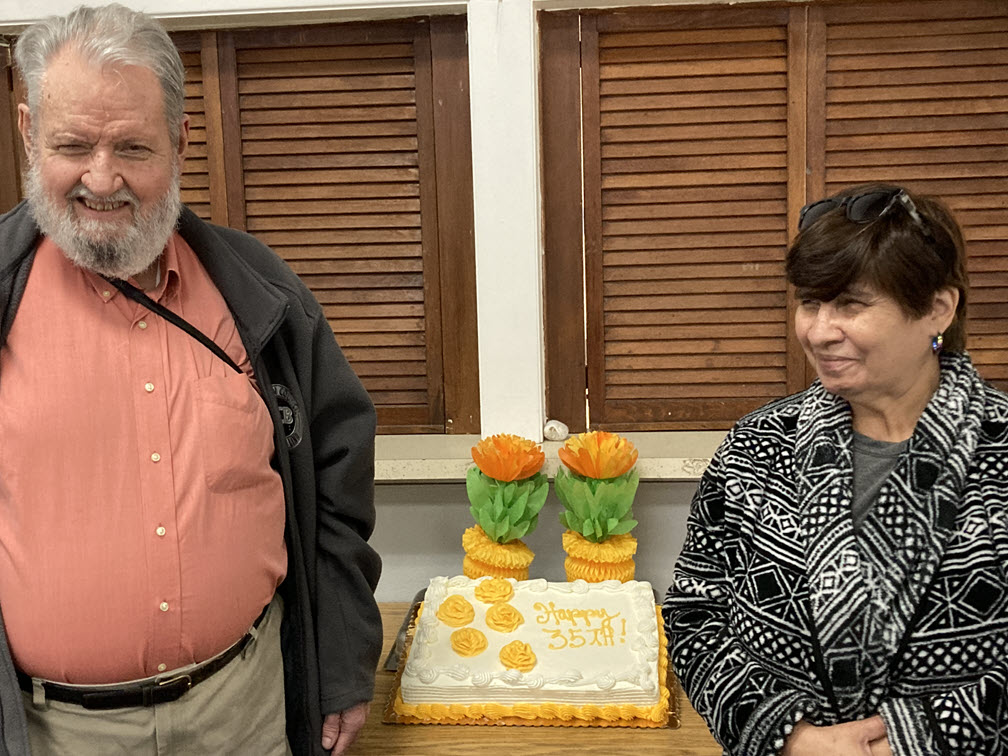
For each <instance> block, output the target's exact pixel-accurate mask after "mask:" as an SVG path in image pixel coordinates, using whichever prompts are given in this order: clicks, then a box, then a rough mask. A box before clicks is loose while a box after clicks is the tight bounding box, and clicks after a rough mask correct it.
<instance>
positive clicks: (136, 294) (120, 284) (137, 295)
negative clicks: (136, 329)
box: [102, 276, 242, 373]
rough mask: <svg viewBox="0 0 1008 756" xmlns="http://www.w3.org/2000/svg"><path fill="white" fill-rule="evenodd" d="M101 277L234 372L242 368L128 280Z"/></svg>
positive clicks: (193, 328)
mask: <svg viewBox="0 0 1008 756" xmlns="http://www.w3.org/2000/svg"><path fill="white" fill-rule="evenodd" d="M102 277H103V278H104V279H105V280H106V281H108V282H109V283H110V284H112V285H113V286H115V287H116V288H117V289H119V291H121V292H122V293H123V294H124V295H125V296H127V297H129V298H130V299H132V300H133V301H134V302H136V303H137V304H142V305H143V306H144V307H146V308H147V309H148V310H150V311H151V312H156V313H157V314H158V315H160V316H161V317H162V318H164V319H165V320H167V321H168V322H169V323H171V324H172V325H174V326H177V327H179V328H181V329H182V330H183V331H185V332H186V333H188V334H189V335H190V336H192V337H193V338H194V339H196V341H198V342H199V343H201V344H202V345H203V346H205V347H206V348H207V349H209V350H210V351H211V352H213V353H214V354H216V355H217V356H218V357H220V358H221V359H222V360H224V362H226V363H227V364H228V365H230V366H231V367H232V368H233V369H234V370H235V371H236V372H238V373H240V372H242V369H241V368H240V367H238V365H237V364H235V361H234V360H232V359H231V358H230V357H229V356H228V354H227V352H225V351H224V350H223V349H221V348H220V346H218V345H217V342H215V341H214V340H213V339H211V338H210V337H209V336H207V335H206V334H205V333H203V331H201V330H200V329H199V328H197V327H196V326H194V325H193V324H192V323H190V322H189V321H188V320H186V319H185V318H183V317H181V316H180V315H176V314H175V313H174V312H172V311H171V310H169V309H168V308H167V307H165V306H164V305H162V304H161V303H159V302H155V301H154V300H153V299H151V298H150V297H148V296H147V295H146V294H144V293H143V292H142V291H140V289H138V288H137V287H136V286H134V285H133V284H131V283H129V282H128V281H123V280H121V279H118V278H108V277H107V276H102Z"/></svg>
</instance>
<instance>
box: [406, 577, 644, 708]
mask: <svg viewBox="0 0 1008 756" xmlns="http://www.w3.org/2000/svg"><path fill="white" fill-rule="evenodd" d="M489 579H490V578H480V579H478V580H470V579H469V578H466V577H452V578H445V577H436V578H434V579H433V580H431V583H430V587H428V589H427V593H426V595H425V598H424V607H423V612H422V614H421V617H420V619H419V621H418V622H417V627H416V634H415V636H414V638H413V644H412V646H411V648H410V653H409V658H408V660H407V662H406V666H405V668H404V669H403V674H402V680H401V691H402V698H403V701H405V702H406V703H409V704H421V703H445V704H448V703H489V702H496V703H502V704H515V703H556V704H565V703H566V704H576V705H585V704H596V705H605V704H617V703H619V704H633V705H636V706H648V705H653V704H655V703H657V702H658V699H659V685H658V654H659V652H660V651H661V650H663V649H664V643H663V640H662V638H660V637H659V629H658V621H657V617H656V615H655V600H654V593H653V592H652V590H651V584H650V583H646V582H643V581H629V582H626V583H621V582H619V581H618V580H607V581H605V582H603V583H586V582H585V581H583V580H577V581H575V582H573V583H548V582H546V581H545V580H542V579H538V580H524V581H516V580H510V581H509V582H510V583H511V584H512V586H513V587H514V595H513V596H512V597H511V598H510V599H509V600H508V603H509V604H510V605H511V606H512V607H514V608H515V609H516V610H518V611H519V612H520V613H521V615H522V617H524V620H525V621H524V622H523V623H522V624H521V625H519V626H518V628H517V629H516V630H515V631H514V632H510V633H508V632H498V631H496V630H492V629H491V628H490V627H488V626H487V623H486V612H487V610H488V609H489V608H490V604H485V603H483V602H482V601H480V600H479V599H477V598H476V596H475V589H476V586H477V585H478V584H479V583H480V582H481V581H482V580H489ZM453 595H458V596H461V597H462V598H464V599H465V600H466V601H468V602H469V603H470V604H472V606H473V609H474V610H475V617H474V618H473V621H472V622H471V623H469V624H468V625H466V627H471V628H474V629H476V630H479V631H480V632H482V633H483V634H484V635H486V638H487V641H488V646H487V648H486V650H485V651H483V652H482V653H480V654H479V655H477V656H472V657H462V656H459V655H458V654H457V653H456V652H455V651H454V650H453V649H452V647H451V634H452V632H454V631H455V630H456V628H454V627H449V626H448V625H445V624H444V623H443V622H441V621H440V620H439V619H438V618H437V611H438V608H439V607H440V606H441V603H442V602H443V601H444V600H445V599H447V598H448V597H449V596H453ZM516 640H517V641H522V642H523V643H527V644H528V645H529V646H530V647H531V648H532V651H533V652H534V653H535V656H536V665H535V667H533V668H532V670H531V671H529V672H527V673H523V672H519V671H517V670H513V669H507V668H505V667H504V665H503V664H502V663H501V661H500V658H499V654H500V650H501V648H503V647H504V646H505V645H507V644H508V643H511V642H512V641H516Z"/></svg>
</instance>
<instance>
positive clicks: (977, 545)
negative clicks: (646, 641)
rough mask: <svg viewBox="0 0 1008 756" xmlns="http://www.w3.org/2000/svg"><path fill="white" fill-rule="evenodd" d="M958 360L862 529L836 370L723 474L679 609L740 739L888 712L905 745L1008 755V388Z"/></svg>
mask: <svg viewBox="0 0 1008 756" xmlns="http://www.w3.org/2000/svg"><path fill="white" fill-rule="evenodd" d="M941 368H942V369H941V381H940V385H939V388H938V391H937V392H936V393H935V395H934V397H933V398H932V400H931V402H930V403H929V404H928V406H927V408H926V409H925V411H924V413H923V415H922V416H921V418H920V420H919V421H918V423H917V427H916V430H915V431H914V434H913V437H912V438H911V439H910V443H909V445H908V448H907V449H906V451H905V452H904V453H903V454H902V455H901V456H900V458H899V460H898V462H897V464H896V469H895V470H894V471H893V472H892V474H891V475H890V476H889V477H888V478H887V480H886V482H885V484H884V485H883V487H882V490H881V491H880V492H879V495H878V498H877V500H876V502H875V504H874V505H873V508H872V509H871V511H870V513H869V514H868V517H867V519H866V520H865V522H864V524H863V526H862V527H861V529H860V530H859V531H858V534H857V536H855V533H854V527H853V522H852V518H851V479H852V462H851V459H852V457H851V455H852V451H851V438H852V430H851V415H850V408H849V405H848V404H847V403H846V402H845V401H844V400H842V399H840V398H838V397H836V396H834V395H832V394H830V393H828V392H827V391H825V389H823V388H822V386H821V385H820V384H819V382H818V381H816V382H815V383H814V384H813V385H812V386H811V387H810V388H809V389H807V390H806V391H804V392H802V393H800V394H796V395H794V396H791V397H787V398H785V399H781V400H779V401H776V402H773V403H771V404H768V405H767V406H765V407H763V408H761V409H759V410H757V411H755V412H753V413H751V414H749V415H747V416H746V417H745V418H743V419H742V420H740V421H739V422H738V424H737V425H736V426H735V427H734V428H733V429H732V430H731V431H730V432H729V434H728V436H727V437H726V438H725V440H724V442H723V443H722V445H721V447H720V448H719V449H718V451H717V453H716V455H715V457H714V459H713V460H712V462H711V464H710V466H709V467H708V469H707V471H706V472H705V474H704V476H703V479H702V480H701V482H700V486H699V488H698V490H697V493H696V495H695V496H694V499H693V504H692V509H691V512H690V517H689V524H688V531H687V537H686V542H685V544H684V546H683V550H682V553H681V555H680V557H679V560H678V562H677V564H676V569H675V575H674V582H673V584H672V586H671V588H670V589H669V593H668V596H667V597H666V599H665V602H664V608H663V613H664V616H665V624H666V630H667V633H668V637H669V648H670V652H671V654H672V659H673V664H674V666H675V669H676V672H677V673H678V674H679V677H680V679H681V681H682V684H683V687H684V689H685V691H686V693H687V695H688V696H689V698H690V701H691V702H692V704H693V706H694V707H695V708H696V710H697V711H698V712H699V713H700V714H701V715H702V716H703V717H704V718H705V719H706V720H707V723H708V724H709V725H710V728H711V730H712V732H713V733H714V736H715V737H716V738H717V739H718V741H719V742H720V743H721V744H722V746H723V747H724V749H725V752H726V753H731V754H740V755H744V756H761V755H762V754H776V753H777V752H778V751H779V749H780V748H781V747H782V746H783V742H784V738H785V736H786V735H787V734H788V733H790V731H791V728H792V727H793V725H794V723H795V722H797V721H798V720H799V719H802V718H804V719H805V720H807V721H809V722H811V723H812V724H820V725H825V724H836V723H839V722H846V721H850V720H854V719H860V718H863V717H867V716H871V715H873V714H876V713H878V714H881V715H882V718H883V720H884V721H885V724H886V729H887V733H888V738H889V742H890V746H891V747H892V750H893V753H894V754H896V755H897V756H904V755H912V756H924V755H925V754H927V755H930V754H962V755H963V756H966V755H967V754H968V755H969V756H979V755H980V754H985V755H988V756H995V755H996V754H1003V753H1008V702H1006V687H1008V396H1005V394H1003V393H1001V392H999V391H997V390H995V389H994V388H993V387H991V386H990V385H988V384H986V383H984V382H983V381H982V379H980V377H979V376H978V375H977V374H976V372H975V370H974V369H973V365H972V363H971V362H970V360H969V358H968V356H966V355H964V354H946V355H942V357H941Z"/></svg>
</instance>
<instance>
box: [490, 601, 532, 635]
mask: <svg viewBox="0 0 1008 756" xmlns="http://www.w3.org/2000/svg"><path fill="white" fill-rule="evenodd" d="M524 621H525V618H524V617H522V615H521V612H519V611H518V610H517V609H515V608H514V607H513V606H511V604H506V603H504V602H501V603H498V604H494V605H493V606H491V607H490V608H489V609H487V613H486V623H487V627H489V628H490V629H491V630H496V631H497V632H498V633H513V632H514V631H515V630H516V629H517V628H518V625H520V624H522V623H523V622H524Z"/></svg>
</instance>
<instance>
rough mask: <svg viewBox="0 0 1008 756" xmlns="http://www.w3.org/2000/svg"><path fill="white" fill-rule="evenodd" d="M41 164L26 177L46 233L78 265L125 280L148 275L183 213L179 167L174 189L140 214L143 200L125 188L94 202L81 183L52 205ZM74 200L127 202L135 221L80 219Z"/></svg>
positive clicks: (35, 212)
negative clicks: (121, 225) (77, 198)
mask: <svg viewBox="0 0 1008 756" xmlns="http://www.w3.org/2000/svg"><path fill="white" fill-rule="evenodd" d="M38 164H39V161H38V160H37V159H33V160H32V161H31V165H30V166H29V169H28V173H27V175H26V176H25V196H26V198H27V200H28V205H29V207H30V208H31V211H32V215H34V217H35V222H36V223H37V224H38V226H39V228H40V229H41V230H42V233H43V234H44V235H46V236H48V237H49V238H50V239H52V240H53V242H55V243H56V245H57V246H58V247H59V248H60V249H62V250H63V252H64V254H65V255H66V256H67V258H68V259H69V260H70V261H71V262H73V263H74V264H75V265H78V266H79V267H81V268H85V269H87V270H90V271H93V272H95V273H99V274H101V275H104V276H109V277H110V278H121V279H124V280H125V279H127V278H129V277H131V276H135V275H137V274H138V273H142V272H143V271H145V270H147V268H149V267H150V266H151V264H152V263H153V262H154V261H155V260H157V258H158V257H159V256H160V255H161V252H162V251H164V248H165V245H166V244H167V243H168V239H169V238H170V237H171V235H172V233H173V232H174V231H175V225H176V223H178V217H179V213H180V211H181V209H182V200H181V196H180V192H179V184H180V173H181V171H180V170H179V169H180V166H179V163H178V162H176V163H175V168H174V172H173V174H174V175H173V176H172V183H171V186H169V187H168V190H167V191H166V192H165V195H164V197H162V198H161V199H160V200H158V201H157V203H155V204H154V205H153V206H152V207H151V208H150V210H149V211H147V212H142V211H141V210H140V200H139V199H138V198H137V196H136V195H135V194H134V193H133V191H132V190H130V189H129V188H127V187H123V188H122V189H120V190H119V191H117V192H116V193H115V194H113V195H112V196H110V197H96V196H95V195H93V194H91V192H89V191H88V190H87V188H86V187H85V186H84V185H83V184H78V185H77V186H76V187H74V188H73V189H72V190H71V191H70V192H68V193H67V196H66V198H65V199H64V202H62V203H60V202H58V201H53V200H52V199H51V198H50V197H49V195H48V194H47V193H46V191H45V189H44V188H43V187H42V176H41V172H40V171H39V169H38ZM76 197H85V198H87V199H89V200H96V201H112V202H127V203H129V205H130V206H131V208H132V210H133V219H132V222H131V223H130V224H129V225H128V226H126V227H125V228H121V227H120V226H119V225H118V224H115V225H113V224H107V223H104V222H103V221H100V220H83V219H81V218H78V217H77V215H76V213H75V212H74V209H73V206H72V203H73V202H74V201H75V198H76Z"/></svg>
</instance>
